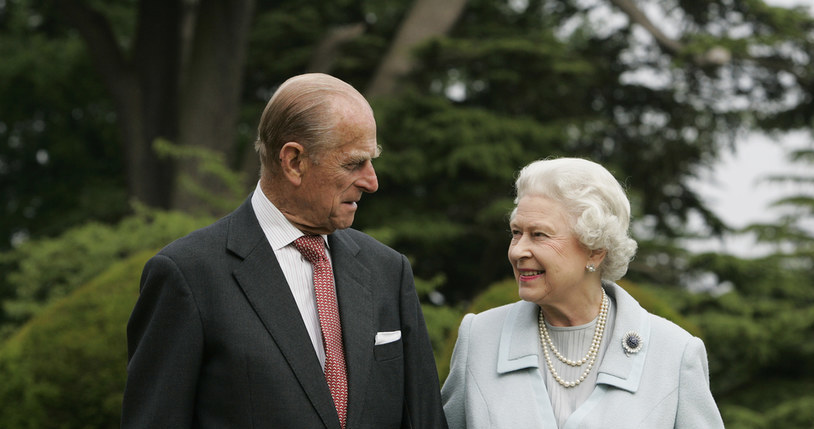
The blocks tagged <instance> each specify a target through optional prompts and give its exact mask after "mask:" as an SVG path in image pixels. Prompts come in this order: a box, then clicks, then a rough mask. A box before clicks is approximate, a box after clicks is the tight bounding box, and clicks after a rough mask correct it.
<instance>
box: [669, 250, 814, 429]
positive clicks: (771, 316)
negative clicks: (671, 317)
mask: <svg viewBox="0 0 814 429" xmlns="http://www.w3.org/2000/svg"><path fill="white" fill-rule="evenodd" d="M690 262H691V263H690V266H689V267H688V269H689V270H707V271H708V272H712V273H715V274H716V275H717V277H718V278H719V282H720V283H721V284H725V285H728V287H729V289H730V290H729V291H728V292H726V293H723V294H722V295H713V294H687V293H681V292H679V291H669V290H662V291H660V293H661V294H663V295H664V296H666V297H668V299H669V300H670V302H671V303H672V304H673V305H674V306H675V307H676V308H677V309H678V311H679V312H680V313H681V314H683V315H685V317H687V318H688V319H689V320H691V321H692V322H693V323H695V324H696V325H698V326H701V327H703V330H704V341H705V344H706V347H707V352H708V354H709V368H710V380H711V385H712V389H713V393H714V394H715V397H716V400H717V401H718V405H719V407H720V409H721V410H722V413H723V415H724V417H725V421H726V423H727V427H737V428H740V427H746V428H749V427H755V428H774V427H790V428H801V429H802V428H808V427H810V422H811V419H810V418H808V420H798V419H797V418H798V417H800V419H804V418H806V416H810V411H807V409H805V408H804V407H805V406H808V407H810V406H811V404H812V402H811V400H812V398H811V395H810V392H811V389H812V387H814V370H812V369H811V367H810V366H809V365H806V364H805V362H812V361H814V289H812V288H811V284H812V283H814V272H812V270H811V268H810V267H811V261H810V259H809V260H808V262H807V263H805V262H804V261H803V260H802V259H800V256H799V255H794V256H793V257H789V256H786V255H782V254H778V255H771V256H768V257H764V258H758V259H751V260H743V259H739V258H736V257H733V256H727V255H715V254H704V255H698V256H697V257H696V258H694V259H693V260H692V261H690ZM801 262H803V263H801ZM724 290H726V289H724ZM803 422H806V423H803Z"/></svg>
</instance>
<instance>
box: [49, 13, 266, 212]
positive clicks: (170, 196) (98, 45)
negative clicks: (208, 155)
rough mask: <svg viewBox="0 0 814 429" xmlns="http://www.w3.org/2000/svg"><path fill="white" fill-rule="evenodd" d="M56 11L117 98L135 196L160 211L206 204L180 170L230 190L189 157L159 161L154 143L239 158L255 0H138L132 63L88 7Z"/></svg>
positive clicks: (215, 188)
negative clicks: (183, 184)
mask: <svg viewBox="0 0 814 429" xmlns="http://www.w3.org/2000/svg"><path fill="white" fill-rule="evenodd" d="M55 5H56V7H57V9H58V11H59V13H60V14H61V15H62V16H63V17H64V18H65V20H66V21H67V22H68V23H69V24H70V25H71V26H73V27H74V28H76V29H77V31H78V32H79V33H80V35H81V36H82V38H83V39H84V40H85V43H86V45H87V47H88V50H89V52H90V56H91V58H92V60H93V63H94V66H95V68H96V70H97V71H98V72H99V74H100V76H101V78H102V80H103V81H104V82H105V85H106V86H107V88H108V90H109V91H110V94H111V96H112V98H113V101H114V104H115V106H116V114H117V118H118V123H119V130H120V133H121V138H120V141H121V144H122V150H123V153H124V155H125V156H124V158H125V170H126V173H125V174H126V177H127V184H128V189H129V192H130V195H131V196H132V197H134V198H136V199H137V200H139V201H141V202H143V203H146V204H148V205H150V206H154V207H161V208H175V209H196V208H200V206H201V205H202V203H201V202H200V201H198V200H196V199H195V198H193V197H192V196H191V195H190V194H189V192H188V191H187V190H186V189H180V188H179V187H178V186H176V183H178V180H177V177H178V176H177V173H178V171H179V170H180V172H181V173H183V174H185V175H186V176H187V177H190V178H191V180H192V181H193V182H195V183H196V184H198V185H200V186H203V187H204V188H206V189H211V190H212V192H214V193H215V194H218V193H219V192H224V191H223V189H222V188H221V187H219V186H218V183H219V182H218V181H217V180H213V179H212V178H211V177H208V176H206V175H202V174H201V173H200V171H199V170H198V169H196V168H195V165H194V163H193V162H192V161H190V160H186V159H184V160H177V161H174V160H169V159H160V158H159V157H158V156H157V154H156V152H155V151H154V150H153V143H154V142H155V140H156V139H159V138H163V139H166V140H169V141H170V142H174V143H176V144H179V145H187V146H192V147H203V148H206V149H210V150H213V151H216V152H220V153H223V154H225V155H232V156H239V154H233V153H231V150H232V148H233V147H234V141H235V132H234V128H235V123H236V119H237V114H238V109H239V104H240V100H239V96H240V87H241V84H242V76H243V63H244V57H245V52H246V44H247V43H246V42H247V41H246V39H247V35H248V31H249V25H250V19H251V13H252V10H253V6H254V0H235V1H223V0H198V1H195V0H140V1H139V2H138V26H137V29H136V34H135V37H134V43H133V46H132V51H131V54H130V57H131V59H127V57H128V55H127V54H126V53H125V52H124V51H123V50H122V49H121V48H120V46H119V44H118V41H117V40H116V37H115V35H114V34H113V31H112V30H111V28H110V23H109V22H108V21H107V19H106V18H105V17H104V16H103V15H102V14H101V13H99V12H98V11H96V10H94V9H92V8H91V7H90V6H89V5H88V4H87V3H86V2H85V1H82V0H60V1H59V2H55ZM190 11H191V12H192V13H190ZM190 18H192V19H190ZM182 59H184V60H185V61H184V63H183V64H182Z"/></svg>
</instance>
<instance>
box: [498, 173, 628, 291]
mask: <svg viewBox="0 0 814 429" xmlns="http://www.w3.org/2000/svg"><path fill="white" fill-rule="evenodd" d="M515 189H516V192H517V197H516V198H515V200H514V203H515V205H517V203H518V202H519V201H520V199H522V198H523V197H525V196H527V195H540V196H545V197H547V198H550V199H552V200H554V201H557V202H559V203H560V204H562V205H563V207H565V210H566V211H567V212H568V214H569V215H570V218H571V229H572V232H573V234H574V236H575V237H576V238H577V239H578V240H579V242H580V243H582V244H583V245H584V246H585V247H587V248H588V249H589V250H598V249H604V250H605V251H607V254H606V255H605V259H604V260H603V261H602V263H601V264H600V266H599V267H598V268H599V270H600V274H601V276H602V279H604V280H610V281H616V280H619V279H620V278H622V276H624V275H625V273H626V272H627V268H628V265H629V264H630V261H631V259H633V255H634V254H635V253H636V247H637V245H636V241H635V240H633V239H632V238H630V234H629V226H630V201H628V199H627V195H625V191H624V189H622V186H621V185H620V184H619V182H618V181H617V180H616V179H615V178H614V177H613V175H611V173H610V172H609V171H608V170H606V169H605V167H603V166H601V165H599V164H597V163H595V162H593V161H588V160H586V159H581V158H556V159H545V160H539V161H535V162H532V163H531V164H529V165H527V166H525V167H524V168H523V169H522V170H520V174H519V176H518V177H517V182H516V183H515ZM516 212H517V207H515V209H514V210H513V211H512V213H511V218H512V219H514V216H515V213H516Z"/></svg>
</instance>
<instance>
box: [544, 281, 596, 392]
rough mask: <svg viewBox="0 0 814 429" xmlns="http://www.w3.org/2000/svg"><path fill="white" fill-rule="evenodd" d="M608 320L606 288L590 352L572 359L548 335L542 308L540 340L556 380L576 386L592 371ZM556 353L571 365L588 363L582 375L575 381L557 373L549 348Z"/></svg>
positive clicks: (561, 359) (562, 383) (566, 385)
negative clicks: (577, 358)
mask: <svg viewBox="0 0 814 429" xmlns="http://www.w3.org/2000/svg"><path fill="white" fill-rule="evenodd" d="M607 320H608V296H607V295H606V294H605V289H602V305H601V306H600V307H599V317H598V319H597V321H596V327H595V328H594V338H593V341H592V342H591V347H590V348H589V349H588V353H587V354H586V355H585V357H583V358H582V359H580V360H576V361H574V360H571V359H567V358H566V357H565V356H563V355H562V354H561V353H560V351H559V350H557V347H555V346H554V343H553V342H552V341H551V336H549V335H548V328H547V327H546V324H545V316H543V311H542V309H541V310H540V313H539V315H538V317H537V325H538V327H539V329H540V342H541V343H542V344H543V355H544V356H545V362H546V365H547V366H548V369H549V371H551V375H552V376H553V377H554V380H557V383H560V385H562V386H563V387H574V386H576V385H578V384H580V383H582V382H583V381H585V378H586V377H587V376H588V374H589V373H590V372H591V369H592V368H593V367H594V363H596V356H597V354H598V353H599V345H600V344H601V343H602V335H603V334H604V333H605V322H606V321H607ZM549 348H550V349H551V351H552V352H553V353H554V355H555V356H556V357H557V359H559V360H560V362H562V363H564V364H566V365H569V366H582V365H584V364H586V363H587V364H588V366H587V367H586V368H585V371H583V372H582V375H580V376H579V378H578V379H576V380H574V381H565V380H563V378H562V377H560V375H559V374H557V370H555V369H554V364H553V363H552V362H551V356H550V355H549V353H548V349H549Z"/></svg>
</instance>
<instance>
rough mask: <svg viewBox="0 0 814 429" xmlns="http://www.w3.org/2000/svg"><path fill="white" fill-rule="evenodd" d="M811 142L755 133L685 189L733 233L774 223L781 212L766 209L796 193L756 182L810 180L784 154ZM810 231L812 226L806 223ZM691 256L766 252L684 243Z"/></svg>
mask: <svg viewBox="0 0 814 429" xmlns="http://www.w3.org/2000/svg"><path fill="white" fill-rule="evenodd" d="M766 3H768V4H771V5H773V6H781V7H796V6H806V7H807V8H808V10H809V12H810V13H811V14H812V15H814V1H812V0H766ZM812 138H814V136H812V135H811V134H809V133H806V132H793V133H789V134H786V135H782V136H774V137H770V136H767V135H764V134H760V133H755V134H751V135H749V136H747V137H746V138H744V139H743V140H742V141H739V142H737V143H736V150H735V152H725V153H724V154H723V156H722V157H721V158H720V159H719V161H718V162H717V164H716V165H715V166H714V167H713V169H712V170H711V171H709V172H705V174H703V175H702V176H701V180H698V181H693V182H691V183H690V186H692V187H693V188H694V189H696V190H697V191H698V193H699V194H700V195H701V197H702V198H703V199H704V201H705V202H706V203H707V204H708V206H709V207H710V209H711V210H712V211H713V212H715V213H716V214H717V215H718V216H719V217H720V218H721V219H723V221H724V222H726V223H727V224H729V225H730V226H732V227H734V228H740V227H744V226H746V225H749V224H752V223H758V222H766V221H773V220H776V219H777V218H778V217H779V216H780V215H781V214H782V211H781V210H780V209H778V208H774V207H771V203H772V202H774V201H776V200H777V199H779V198H781V197H783V196H785V195H790V194H793V193H794V192H795V191H796V190H798V189H796V188H794V187H793V186H790V185H780V184H768V183H765V181H761V179H763V178H765V177H766V176H769V175H782V174H785V173H795V172H796V173H800V174H807V175H809V176H811V175H812V174H814V173H812V171H810V170H811V167H810V166H808V170H806V167H804V166H802V165H795V164H793V163H791V162H789V161H788V159H787V153H788V151H789V150H790V149H792V148H798V147H806V146H807V147H811V139H812ZM809 224H810V225H812V227H813V228H814V222H811V223H809ZM688 247H689V248H690V249H692V250H697V251H720V252H726V253H732V254H736V255H739V256H746V257H748V256H758V255H760V254H763V253H764V252H766V251H768V250H769V249H765V248H761V247H759V246H755V244H754V241H753V240H752V239H750V238H748V237H738V238H728V239H726V240H724V241H723V242H721V241H719V240H701V241H695V242H690V243H688Z"/></svg>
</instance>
